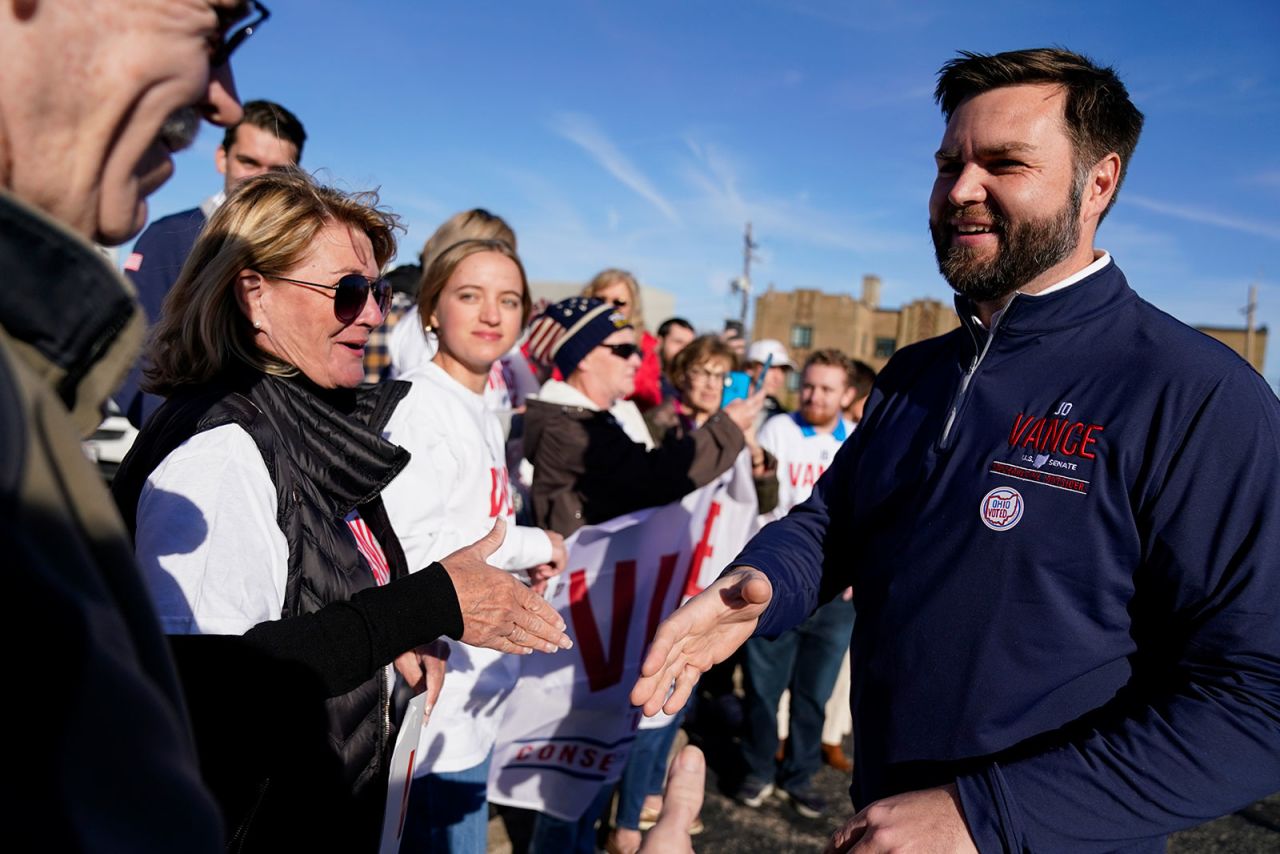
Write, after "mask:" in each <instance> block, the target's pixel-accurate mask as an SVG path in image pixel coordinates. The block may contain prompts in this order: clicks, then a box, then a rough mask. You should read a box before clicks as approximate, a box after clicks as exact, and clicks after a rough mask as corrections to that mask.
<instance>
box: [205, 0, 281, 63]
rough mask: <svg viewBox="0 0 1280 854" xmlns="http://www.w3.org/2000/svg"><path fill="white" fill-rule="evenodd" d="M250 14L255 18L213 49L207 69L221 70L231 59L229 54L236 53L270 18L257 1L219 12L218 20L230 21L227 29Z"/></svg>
mask: <svg viewBox="0 0 1280 854" xmlns="http://www.w3.org/2000/svg"><path fill="white" fill-rule="evenodd" d="M250 14H254V15H256V16H257V17H255V18H254V19H253V20H252V21H250V22H249V23H247V24H245V25H244V26H243V27H240V28H239V29H238V30H236V31H235V32H233V33H230V34H229V35H227V36H226V38H224V39H223V40H222V44H220V45H218V46H217V47H216V48H214V51H213V54H212V55H211V56H210V57H209V67H211V68H221V67H222V66H224V65H226V64H227V60H229V59H231V54H233V53H235V52H236V48H238V47H240V45H242V44H244V40H245V39H247V38H249V36H251V35H253V34H254V33H255V32H257V31H258V27H260V26H262V24H263V22H264V21H266V20H267V18H270V17H271V12H270V11H268V9H267V7H266V6H263V5H262V4H261V3H259V2H258V0H247V2H246V3H245V4H244V5H243V6H238V7H236V8H235V9H231V10H227V11H225V12H224V11H222V10H219V12H218V16H219V18H223V17H225V18H228V19H230V20H228V21H227V26H228V27H229V26H230V25H231V24H233V23H235V22H236V21H238V20H241V19H243V18H247V17H249V15H250Z"/></svg>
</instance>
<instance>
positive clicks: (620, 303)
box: [610, 299, 631, 308]
mask: <svg viewBox="0 0 1280 854" xmlns="http://www.w3.org/2000/svg"><path fill="white" fill-rule="evenodd" d="M610 302H612V303H613V307H614V308H626V307H627V306H629V305H631V303H629V302H627V301H626V300H624V299H615V300H610Z"/></svg>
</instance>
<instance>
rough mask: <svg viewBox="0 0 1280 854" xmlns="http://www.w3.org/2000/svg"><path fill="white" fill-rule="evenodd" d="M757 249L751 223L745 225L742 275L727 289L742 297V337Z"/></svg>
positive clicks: (758, 246)
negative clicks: (752, 264)
mask: <svg viewBox="0 0 1280 854" xmlns="http://www.w3.org/2000/svg"><path fill="white" fill-rule="evenodd" d="M759 248H760V244H758V243H756V242H755V240H753V239H752V237H751V223H747V230H746V233H744V234H743V236H742V275H741V276H739V277H738V278H736V279H734V280H733V281H732V282H730V283H729V289H730V290H731V291H732V292H733V293H736V294H741V295H742V308H741V309H740V316H739V321H740V322H741V323H742V329H743V334H744V335H746V331H747V314H748V312H749V311H750V310H751V262H752V261H759V260H760V256H758V255H756V254H755V250H756V249H759ZM747 337H748V338H749V337H751V336H749V335H747Z"/></svg>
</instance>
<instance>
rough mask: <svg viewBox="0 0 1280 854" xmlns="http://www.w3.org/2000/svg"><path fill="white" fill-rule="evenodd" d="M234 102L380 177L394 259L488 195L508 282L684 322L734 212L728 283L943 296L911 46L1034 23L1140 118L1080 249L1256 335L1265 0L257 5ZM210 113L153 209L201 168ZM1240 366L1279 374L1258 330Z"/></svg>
mask: <svg viewBox="0 0 1280 854" xmlns="http://www.w3.org/2000/svg"><path fill="white" fill-rule="evenodd" d="M269 5H270V7H271V9H272V12H273V16H272V19H271V20H270V21H269V22H268V23H267V24H266V25H265V26H263V28H262V29H261V30H260V32H259V33H258V34H257V35H255V36H254V37H253V38H252V39H251V40H249V41H248V42H247V43H246V44H245V45H244V46H243V47H242V48H241V49H240V51H239V52H238V53H237V54H236V56H235V60H234V66H235V70H236V77H237V83H238V86H239V90H240V94H241V96H242V97H243V98H246V99H248V98H255V97H264V98H270V99H273V100H277V101H280V102H281V103H283V104H285V105H286V106H288V107H289V108H290V109H292V110H293V111H294V112H296V113H297V114H298V115H299V117H300V118H301V119H302V120H303V122H304V123H305V124H306V126H307V130H308V133H309V134H310V140H309V142H308V144H307V148H306V151H305V154H304V157H303V166H304V167H306V168H308V169H311V170H319V174H320V175H321V176H322V178H323V179H324V180H327V181H330V182H333V183H337V184H339V185H341V186H344V187H347V188H349V189H364V188H368V187H374V186H377V187H381V191H382V197H383V200H384V202H385V203H386V204H387V205H388V206H390V207H391V208H392V209H393V210H395V211H396V212H397V213H399V214H400V215H401V216H402V217H403V219H404V221H405V224H406V225H407V227H408V234H407V236H405V237H404V239H403V241H402V249H401V257H402V258H410V257H412V256H413V255H414V254H416V252H417V250H418V249H419V248H420V247H421V245H422V243H423V241H424V240H425V239H426V237H427V236H428V235H429V234H430V233H431V231H432V230H433V229H434V228H435V226H436V225H438V224H439V222H440V221H442V220H443V219H444V218H445V217H447V216H448V215H450V214H451V213H453V212H455V211H457V210H461V209H465V208H470V207H475V206H482V207H486V208H489V209H490V210H493V211H494V212H496V213H499V214H501V215H502V216H504V217H506V218H507V220H508V221H509V222H511V224H512V225H513V226H514V227H515V229H516V232H517V234H518V236H519V242H520V250H521V255H522V257H523V258H524V260H525V263H526V266H527V267H528V269H529V274H530V276H531V277H532V278H534V279H543V280H559V281H585V280H586V279H587V278H589V277H590V276H591V275H592V274H593V273H594V272H596V271H597V270H599V269H601V268H604V267H607V266H620V267H625V268H628V269H631V270H633V271H634V272H635V273H636V274H637V275H638V276H639V277H640V278H641V280H642V281H644V282H645V283H646V284H650V285H654V286H656V287H660V288H663V289H665V290H669V291H671V292H673V293H674V294H676V296H677V309H678V311H679V312H680V313H681V314H684V315H685V316H687V317H689V318H690V319H691V320H693V321H694V322H695V324H697V325H698V326H699V327H701V328H708V329H709V328H713V327H715V328H718V327H719V325H720V323H721V322H722V320H723V319H724V318H725V317H726V316H730V315H734V314H736V310H735V299H734V297H732V296H731V295H730V294H729V289H728V282H729V280H730V279H731V278H733V276H735V275H737V273H738V271H739V269H740V266H741V241H742V229H743V225H744V224H745V222H746V221H747V220H751V221H752V222H753V224H754V228H755V233H756V238H757V240H758V241H759V243H760V245H761V248H760V250H759V254H760V256H761V260H760V261H759V262H758V263H757V264H756V266H755V268H754V271H753V273H754V275H753V278H754V280H755V284H756V287H757V288H758V289H762V288H764V287H766V286H767V285H768V284H769V283H773V284H774V285H776V287H778V288H780V289H783V290H790V289H793V288H799V287H805V288H820V289H822V290H825V291H829V292H841V291H847V292H852V293H858V292H859V290H860V282H861V277H862V275H863V274H865V273H875V274H878V275H880V276H881V277H882V278H883V280H884V289H883V297H882V301H883V303H884V304H886V305H897V304H900V303H902V302H905V301H909V300H911V299H915V298H918V297H924V296H932V297H936V298H941V299H947V300H949V298H950V296H949V294H950V291H949V289H948V287H947V286H946V284H945V283H944V282H943V281H942V280H941V278H940V277H939V276H938V273H937V269H936V267H935V265H934V261H933V254H932V249H931V247H930V244H929V240H928V235H927V229H926V200H927V197H928V193H929V189H930V185H931V183H932V180H933V171H934V169H933V160H932V154H933V151H934V150H935V149H936V148H937V144H938V141H939V139H940V138H941V134H942V130H943V125H942V120H941V117H940V116H939V113H938V110H937V108H936V106H935V105H934V104H933V101H932V97H931V92H932V87H933V83H934V75H935V73H936V71H937V68H938V66H939V65H940V64H941V63H942V62H944V61H945V60H946V59H948V58H950V57H951V56H953V55H954V53H955V51H956V50H959V49H967V50H975V51H983V52H996V51H1001V50H1010V49H1015V48H1023V47H1032V46H1041V45H1047V44H1057V45H1062V46H1065V47H1069V48H1071V49H1073V50H1078V51H1081V52H1084V53H1087V54H1089V55H1091V56H1093V57H1094V58H1095V59H1096V60H1098V61H1101V62H1104V63H1107V64H1111V65H1114V66H1115V67H1116V68H1117V70H1118V71H1119V72H1120V74H1121V76H1122V78H1123V79H1124V80H1125V82H1126V84H1127V85H1128V87H1129V89H1130V92H1131V94H1132V96H1133V98H1134V100H1135V102H1136V103H1137V104H1138V106H1139V108H1140V109H1142V110H1143V112H1144V113H1146V116H1147V124H1146V129H1145V131H1144V134H1143V138H1142V141H1141V142H1140V143H1139V146H1138V151H1137V155H1136V156H1135V158H1134V161H1133V163H1132V165H1131V169H1130V172H1129V177H1128V179H1127V183H1126V185H1125V186H1124V188H1123V189H1122V191H1121V194H1120V199H1119V201H1118V203H1117V205H1116V207H1115V209H1114V210H1113V211H1112V213H1111V214H1110V215H1109V217H1108V219H1107V221H1106V222H1105V223H1104V224H1103V226H1102V228H1101V230H1100V232H1099V238H1098V244H1099V245H1100V246H1102V247H1104V248H1106V249H1109V250H1111V252H1112V253H1113V254H1114V255H1115V257H1116V259H1117V261H1118V262H1119V263H1120V265H1121V267H1122V268H1123V269H1124V270H1125V272H1126V274H1127V275H1128V277H1129V280H1130V283H1131V284H1132V285H1133V286H1134V287H1135V289H1136V290H1138V292H1139V293H1140V294H1142V295H1143V296H1144V297H1145V298H1146V299H1148V300H1149V301H1151V302H1153V303H1155V304H1156V305H1157V306H1160V307H1161V308H1164V309H1165V310H1167V311H1169V312H1171V313H1173V314H1174V315H1175V316H1177V317H1179V318H1181V319H1182V320H1185V321H1187V322H1189V323H1210V324H1221V325H1241V324H1243V322H1244V318H1243V315H1242V312H1241V308H1242V307H1243V306H1244V304H1245V302H1246V300H1247V289H1248V286H1249V285H1250V284H1256V285H1257V286H1258V299H1259V304H1260V308H1259V313H1258V318H1259V322H1260V323H1264V324H1266V325H1268V326H1269V327H1271V330H1272V332H1273V334H1276V333H1280V144H1277V140H1280V49H1277V47H1276V45H1277V43H1278V42H1280V3H1276V2H1274V0H1270V2H1267V0H1259V2H1218V3H1214V4H1206V3H1192V2H1185V0H1171V2H1160V3H1155V2H1143V3H1132V2H1124V0H1111V2H1091V1H1090V2H1086V0H1077V2H1072V3H1062V2H1059V3H1049V2H1035V0H1022V2H1017V3H1005V2H987V3H983V4H977V5H975V4H967V5H966V4H955V3H946V4H942V3H932V2H910V3H908V2H901V3H899V2H886V0H859V2H845V3H835V2H829V3H820V2H781V0H779V2H768V0H736V2H699V1H698V0H685V2H665V0H664V1H663V2H654V0H651V2H644V3H621V2H617V3H605V2H590V0H543V2H514V0H512V2H508V3H490V2H467V3H450V4H446V3H440V2H426V0H421V1H420V2H410V0H380V2H372V3H367V4H366V3H362V4H358V5H357V4H355V3H350V2H337V0H305V2H304V0H274V2H270V3H269ZM218 139H219V134H218V133H216V132H214V131H213V130H212V129H209V128H206V129H205V130H204V132H203V133H202V134H201V137H200V139H199V140H198V141H197V143H196V145H195V147H194V148H193V149H192V150H191V151H190V152H186V153H184V154H182V155H180V156H179V158H178V174H177V176H176V177H175V178H174V179H172V180H171V181H170V182H169V184H168V185H166V186H165V187H164V188H163V189H162V190H161V191H160V192H158V193H157V194H156V195H155V196H154V197H153V200H152V212H153V215H162V214H165V213H169V212H172V211H174V210H178V209H181V208H186V207H191V206H192V205H194V204H195V203H196V202H197V201H199V199H201V198H203V197H204V196H206V195H209V194H211V193H212V192H214V191H216V190H217V189H218V188H219V186H220V176H218V175H217V174H216V173H215V172H214V169H213V165H212V160H213V149H214V147H215V145H216V144H217V142H218ZM1270 344H1271V346H1270V347H1269V352H1268V354H1267V355H1268V358H1267V367H1266V370H1265V372H1264V373H1265V374H1266V376H1267V378H1268V379H1269V381H1270V383H1271V385H1272V386H1273V387H1276V386H1277V384H1280V340H1273V341H1271V342H1270Z"/></svg>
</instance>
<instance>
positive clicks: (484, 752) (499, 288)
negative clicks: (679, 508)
mask: <svg viewBox="0 0 1280 854" xmlns="http://www.w3.org/2000/svg"><path fill="white" fill-rule="evenodd" d="M532 305H533V303H532V300H531V298H530V296H529V287H528V282H527V280H526V278H525V273H524V266H523V265H522V264H521V263H520V258H519V256H518V255H517V254H516V252H515V249H513V248H512V247H511V246H510V245H509V244H508V243H507V242H506V241H503V240H488V239H462V240H459V241H457V242H455V243H454V244H452V245H450V246H447V247H441V250H440V251H438V253H437V254H436V255H435V258H434V260H432V261H431V262H430V264H429V265H428V267H427V269H426V271H425V273H424V275H423V283H422V289H421V292H420V294H419V299H418V318H417V319H418V320H420V322H421V325H422V326H423V327H425V328H427V329H429V330H430V331H431V332H432V333H433V336H434V338H435V340H436V342H437V345H438V346H437V349H436V352H435V355H434V356H433V357H432V358H431V360H430V361H428V362H425V363H423V364H421V365H419V366H418V367H416V368H414V369H412V370H410V371H408V372H407V373H405V374H402V375H401V376H400V379H402V380H406V381H408V382H409V383H410V384H411V386H412V387H411V389H410V390H409V393H408V395H406V397H405V399H404V400H403V401H402V402H401V403H400V405H399V406H398V407H397V408H396V411H395V413H394V414H393V415H392V416H391V420H390V422H388V424H387V426H386V428H385V430H384V433H383V435H384V436H385V437H386V438H387V439H388V440H389V441H391V442H394V443H395V444H397V445H400V446H401V447H403V448H405V449H406V450H408V451H409V453H410V455H411V456H410V460H409V465H408V466H406V467H405V470H404V471H403V472H401V473H400V474H399V475H398V476H397V477H396V479H395V480H393V481H392V482H391V484H390V485H389V486H388V487H387V488H386V490H385V491H384V492H383V495H384V497H385V500H386V504H387V512H388V513H389V514H390V516H391V522H392V525H393V526H394V527H395V529H396V530H397V531H399V532H400V542H401V544H402V545H403V547H404V551H405V555H406V556H407V557H408V558H409V562H410V564H411V565H412V564H426V563H428V562H430V561H431V560H435V559H438V558H439V557H440V556H443V555H446V554H448V553H449V552H451V551H453V550H454V549H455V548H457V547H458V546H459V545H463V544H465V543H469V542H471V541H472V540H474V539H476V538H477V537H480V536H483V535H484V533H485V532H486V531H488V530H489V529H490V528H492V527H493V524H494V521H495V520H496V519H503V520H505V521H506V540H505V542H503V544H502V546H501V548H500V549H499V550H498V551H497V552H495V553H494V554H493V555H491V556H490V558H489V562H490V563H491V564H492V565H494V566H497V567H500V568H502V569H505V570H508V571H510V572H514V573H518V574H519V575H520V576H525V575H526V573H527V578H528V579H529V581H530V582H531V583H533V584H534V585H535V587H537V588H539V589H540V588H542V587H545V586H546V583H547V580H548V579H549V578H550V577H551V576H553V575H555V574H557V573H559V572H560V571H562V570H563V569H564V565H565V550H564V538H563V537H561V536H560V535H559V534H557V533H555V532H552V531H544V530H541V529H539V528H531V527H524V526H518V525H516V523H515V506H514V504H513V502H512V497H511V487H510V478H509V475H508V472H507V456H506V440H505V436H504V431H503V428H502V424H501V423H500V421H499V420H498V416H497V415H496V414H495V413H494V412H493V411H491V409H490V408H489V406H488V405H487V404H486V401H485V390H486V387H487V385H488V384H489V381H490V371H491V370H492V368H493V366H494V364H495V363H496V362H497V361H498V360H499V359H500V358H501V357H502V356H503V355H504V354H505V353H507V352H508V351H510V350H511V348H512V347H513V346H514V345H515V342H516V339H517V338H519V336H520V333H521V332H522V331H523V330H524V325H525V323H526V321H527V320H528V318H529V312H530V311H531V309H532ZM406 322H407V321H406ZM448 653H449V655H448V662H449V664H448V668H449V676H448V678H447V679H446V680H445V684H444V689H443V691H442V692H441V694H440V699H439V701H438V702H437V704H436V708H435V711H434V712H432V715H431V719H430V721H429V722H428V723H427V726H426V728H425V729H424V730H423V732H422V738H421V739H420V741H419V747H418V750H419V755H421V756H423V757H425V758H426V759H427V761H424V762H423V763H422V765H421V766H420V767H419V769H418V778H417V779H416V780H415V781H414V783H413V791H412V797H411V799H410V808H409V815H408V819H407V821H406V825H405V833H404V837H403V838H402V841H401V851H404V852H429V851H447V852H452V854H483V852H484V851H485V848H486V847H487V838H488V823H489V809H488V801H487V799H486V789H487V784H488V778H489V759H490V755H491V754H492V752H493V746H494V743H495V742H496V741H497V735H498V724H499V722H500V721H501V718H502V714H503V711H504V709H505V706H504V704H503V700H504V698H505V697H506V696H507V695H508V694H510V693H511V690H512V689H513V688H514V687H515V683H516V680H517V678H518V676H519V667H518V664H517V662H516V661H515V659H514V658H513V657H512V656H504V655H502V654H501V653H498V652H495V651H493V650H488V649H474V648H471V647H468V646H465V645H463V644H457V643H453V642H450V643H449V649H448Z"/></svg>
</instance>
